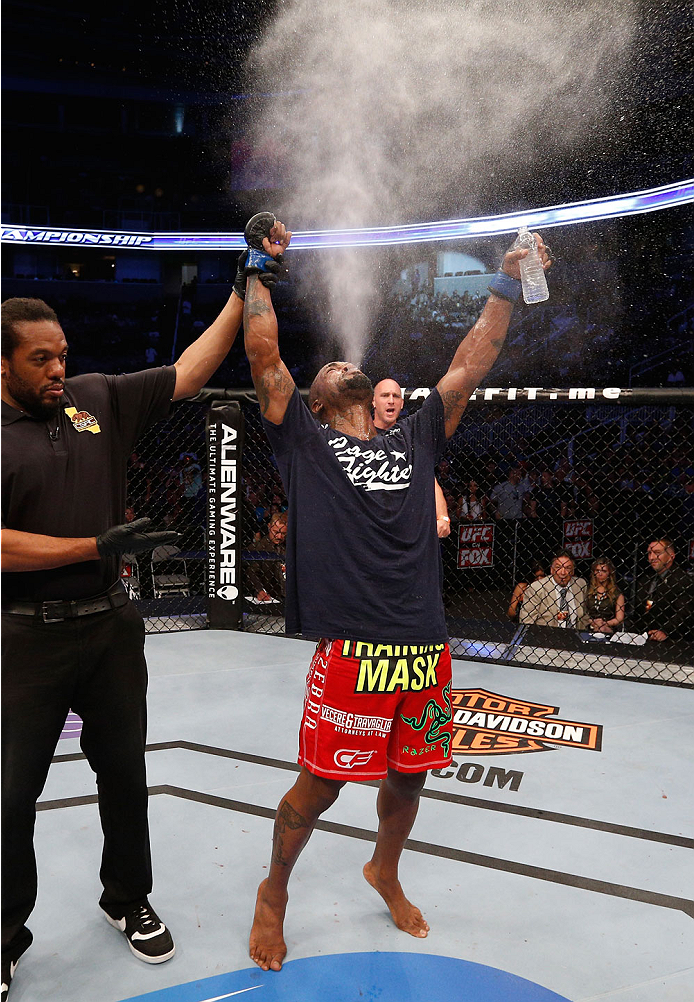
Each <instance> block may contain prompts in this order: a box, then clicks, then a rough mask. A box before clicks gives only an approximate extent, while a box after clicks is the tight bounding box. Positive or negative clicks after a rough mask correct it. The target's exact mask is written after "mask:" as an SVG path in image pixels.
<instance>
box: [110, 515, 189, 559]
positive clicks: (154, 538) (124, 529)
mask: <svg viewBox="0 0 694 1002" xmlns="http://www.w3.org/2000/svg"><path fill="white" fill-rule="evenodd" d="M151 524H152V519H151V518H136V519H135V521H134V522H126V523H125V524H124V525H112V526H111V528H110V529H106V531H105V532H102V533H101V535H100V536H97V537H96V548H97V550H98V551H99V553H100V554H101V556H102V557H106V556H108V555H110V554H114V553H115V554H116V555H117V556H120V554H121V553H145V552H146V551H147V550H153V549H154V547H155V546H162V545H163V544H164V543H176V542H178V540H179V539H180V538H181V534H180V532H170V531H169V532H147V531H146V530H147V529H148V528H149V526H150V525H151Z"/></svg>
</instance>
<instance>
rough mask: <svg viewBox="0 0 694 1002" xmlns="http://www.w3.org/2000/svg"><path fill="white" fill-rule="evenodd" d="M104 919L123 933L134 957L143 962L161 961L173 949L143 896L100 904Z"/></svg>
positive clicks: (160, 923)
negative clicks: (121, 902)
mask: <svg viewBox="0 0 694 1002" xmlns="http://www.w3.org/2000/svg"><path fill="white" fill-rule="evenodd" d="M101 907H102V908H103V910H104V914H105V915H106V918H107V920H108V921H109V922H110V923H111V925H112V926H113V927H114V928H115V929H120V931H121V932H122V933H124V934H125V938H126V939H127V941H128V945H129V947H130V949H131V950H132V952H133V953H134V954H135V956H136V957H137V958H138V960H144V962H145V963H146V964H163V963H164V961H165V960H169V959H170V958H171V957H173V955H174V953H175V952H176V947H175V946H174V941H173V939H172V937H171V933H170V932H169V930H168V929H167V928H166V926H165V925H164V923H163V922H162V921H161V919H160V918H159V916H158V915H157V913H156V912H155V910H154V909H153V908H152V906H151V905H150V903H149V901H148V900H147V898H143V899H142V901H136V902H134V904H131V905H127V906H119V905H101Z"/></svg>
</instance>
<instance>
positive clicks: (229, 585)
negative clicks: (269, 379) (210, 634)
mask: <svg viewBox="0 0 694 1002" xmlns="http://www.w3.org/2000/svg"><path fill="white" fill-rule="evenodd" d="M243 429H244V420H243V415H242V413H241V408H240V406H239V404H237V403H231V402H227V401H220V402H214V403H212V404H211V406H210V409H209V411H208V413H207V424H206V430H207V461H208V486H207V534H206V544H205V545H206V550H207V580H206V594H207V618H208V622H209V625H210V627H211V628H212V629H214V630H239V629H241V625H242V617H243V612H242V607H241V602H242V597H243V596H242V590H241V524H240V521H241V452H242V448H243Z"/></svg>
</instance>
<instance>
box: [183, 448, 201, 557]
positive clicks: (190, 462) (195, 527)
mask: <svg viewBox="0 0 694 1002" xmlns="http://www.w3.org/2000/svg"><path fill="white" fill-rule="evenodd" d="M179 463H180V466H179V470H178V479H179V482H180V485H181V494H180V500H179V503H180V516H179V525H180V531H181V532H182V534H183V538H182V540H181V545H182V546H183V547H186V546H187V547H192V548H195V546H196V545H198V544H200V543H201V536H202V534H203V533H204V527H203V517H204V511H203V507H204V495H203V484H202V469H201V467H200V463H199V462H198V457H197V455H196V454H195V453H194V452H182V453H181V454H180V456H179Z"/></svg>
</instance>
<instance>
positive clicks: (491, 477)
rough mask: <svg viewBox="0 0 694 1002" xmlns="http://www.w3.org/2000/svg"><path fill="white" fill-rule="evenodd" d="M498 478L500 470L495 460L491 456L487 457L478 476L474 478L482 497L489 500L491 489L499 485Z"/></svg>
mask: <svg viewBox="0 0 694 1002" xmlns="http://www.w3.org/2000/svg"><path fill="white" fill-rule="evenodd" d="M499 477H500V470H499V467H498V464H497V461H496V459H495V458H494V457H493V456H487V457H486V459H485V460H484V461H483V464H482V469H481V470H480V471H479V476H477V477H476V478H475V479H476V480H477V483H478V484H479V488H480V491H481V493H482V496H483V497H485V498H489V495H490V494H491V492H492V489H493V488H494V487H496V485H497V484H498V483H499Z"/></svg>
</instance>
